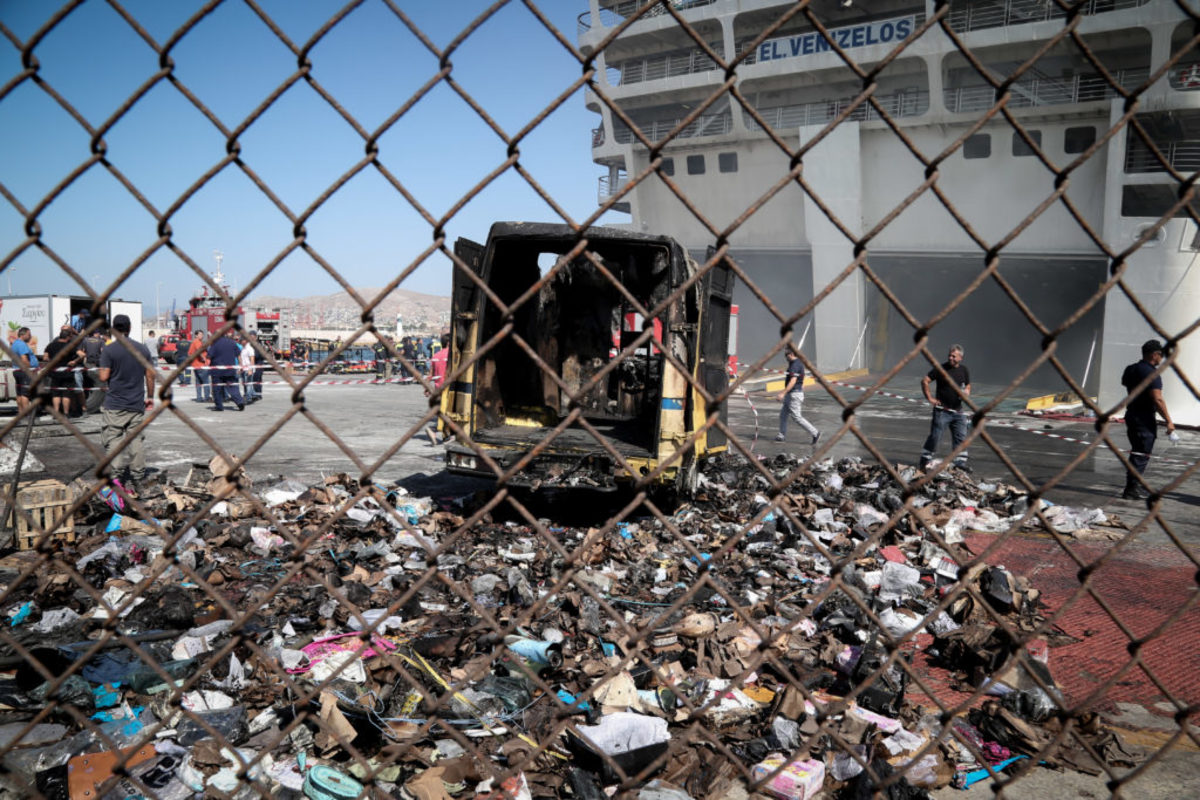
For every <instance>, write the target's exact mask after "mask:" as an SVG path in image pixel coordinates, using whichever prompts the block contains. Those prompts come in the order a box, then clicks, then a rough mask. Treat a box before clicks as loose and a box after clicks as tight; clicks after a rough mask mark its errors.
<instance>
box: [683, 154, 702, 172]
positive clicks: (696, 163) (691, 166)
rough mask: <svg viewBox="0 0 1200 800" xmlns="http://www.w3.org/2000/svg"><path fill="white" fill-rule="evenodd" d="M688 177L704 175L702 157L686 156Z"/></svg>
mask: <svg viewBox="0 0 1200 800" xmlns="http://www.w3.org/2000/svg"><path fill="white" fill-rule="evenodd" d="M687 168H688V175H703V174H704V156H688V157H687Z"/></svg>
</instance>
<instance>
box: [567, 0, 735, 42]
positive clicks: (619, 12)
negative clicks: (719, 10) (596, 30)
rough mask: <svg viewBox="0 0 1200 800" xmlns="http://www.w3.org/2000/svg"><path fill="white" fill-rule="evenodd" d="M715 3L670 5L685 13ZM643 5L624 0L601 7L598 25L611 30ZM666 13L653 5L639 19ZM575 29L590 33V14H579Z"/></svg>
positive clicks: (685, 0)
mask: <svg viewBox="0 0 1200 800" xmlns="http://www.w3.org/2000/svg"><path fill="white" fill-rule="evenodd" d="M715 2H717V0H672V3H671V5H673V6H674V7H675V8H676V10H678V11H687V10H688V9H689V8H699V7H701V6H709V5H712V4H713V3H715ZM645 4H646V0H625V2H621V3H613V4H612V5H608V6H603V7H601V9H600V25H601V26H603V27H605V28H612V27H615V26H617V25H620V24H621V23H622V22H624V21H625V20H626V19H628V18H629V17H631V16H633V15H634V14H635V13H636V12H637V10H638V9H639V8H641V7H642V6H643V5H645ZM666 13H667V10H666V9H665V8H663V7H662V6H661V5H655V6H654V7H653V8H651V9H650V10H649V11H647V12H646V13H645V14H643V15H642V16H641V17H640V18H639V19H650V18H651V17H658V16H661V15H663V14H666ZM575 28H576V31H577V32H578V33H580V34H582V33H586V32H587V31H590V30H591V29H592V12H590V11H585V12H583V13H582V14H580V15H579V19H578V20H577V22H576V25H575Z"/></svg>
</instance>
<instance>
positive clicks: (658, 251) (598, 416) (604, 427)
mask: <svg viewBox="0 0 1200 800" xmlns="http://www.w3.org/2000/svg"><path fill="white" fill-rule="evenodd" d="M492 246H493V250H492V252H491V253H490V261H491V264H490V270H489V274H488V284H489V287H490V288H491V289H492V291H494V292H495V293H496V295H497V296H498V297H499V298H500V299H501V300H502V301H503V302H504V303H505V304H511V303H513V302H514V301H516V300H517V298H519V297H521V296H522V295H525V294H526V293H528V292H529V291H530V290H531V289H532V288H534V287H536V286H538V285H539V283H540V287H539V288H537V290H536V295H534V296H533V297H531V298H530V299H528V300H527V301H526V302H525V303H523V304H522V305H521V307H520V308H518V309H517V310H516V311H515V312H514V314H513V317H512V320H511V324H512V333H513V335H511V336H507V337H504V338H503V339H502V340H501V341H500V342H499V343H498V344H497V346H496V347H495V348H493V349H492V350H490V351H488V352H487V354H486V355H484V356H483V358H482V359H481V360H480V362H479V368H478V369H479V371H478V373H477V375H476V380H475V387H476V395H475V401H476V406H475V413H476V420H475V423H476V424H475V438H476V440H478V441H480V442H487V443H492V444H507V443H516V442H521V441H528V440H530V439H531V434H534V433H535V431H536V428H538V427H553V426H555V425H557V424H558V423H559V422H560V421H561V420H562V418H563V417H565V416H566V415H567V414H569V413H570V411H571V410H572V408H573V407H574V405H575V403H577V404H578V405H579V406H581V407H582V409H583V416H584V417H585V418H586V419H587V421H588V422H589V423H590V424H591V425H592V426H593V427H595V428H596V429H597V430H598V431H599V432H600V433H601V434H602V435H603V436H605V437H607V438H608V439H609V440H610V441H611V442H612V443H613V445H614V446H615V447H616V448H617V449H618V450H620V451H621V452H623V453H628V454H647V453H649V451H650V449H651V447H652V445H653V443H654V442H655V440H656V424H657V413H656V412H657V409H658V405H659V399H660V393H661V384H662V381H661V373H662V361H663V357H662V351H661V348H660V345H661V344H662V332H663V330H664V321H663V320H662V319H651V320H644V319H642V317H641V316H640V315H639V314H638V313H637V312H636V310H635V306H634V304H633V303H631V302H630V297H632V298H634V299H636V300H637V302H638V303H640V304H641V305H642V307H643V308H646V309H650V308H653V307H654V306H656V305H658V304H660V303H661V302H662V300H663V299H665V298H666V297H667V295H668V294H669V293H670V287H671V283H672V282H671V263H672V259H671V252H670V249H669V247H667V246H666V245H664V244H662V243H660V242H641V241H633V242H631V241H606V240H589V244H588V248H587V250H586V251H584V252H583V253H581V254H578V255H576V256H575V257H574V258H572V259H571V260H570V261H569V262H566V263H561V260H562V258H563V257H564V255H565V254H566V253H569V252H570V251H571V249H572V248H573V246H574V242H573V241H570V240H565V241H564V240H556V239H546V238H534V239H527V238H513V239H498V240H493V242H492ZM548 263H554V264H557V266H558V268H557V269H556V270H554V271H553V273H552V274H549V271H548V270H545V272H546V274H544V267H545V265H547V264H548ZM605 272H608V273H609V274H610V275H611V276H612V278H611V279H610V278H609V277H608V276H607V275H605V274H604V273H605ZM613 279H615V280H616V281H617V282H618V283H619V287H618V285H617V283H614V282H613ZM622 288H623V289H624V290H625V291H624V292H622ZM626 293H628V296H626ZM484 306H485V307H484V308H483V309H482V315H481V325H480V335H479V343H480V345H481V346H482V345H483V344H484V343H485V342H487V341H488V340H490V339H491V338H492V337H493V336H495V335H496V334H497V333H498V332H500V331H501V330H502V328H503V327H504V326H505V325H506V324H507V322H508V321H507V320H506V319H505V318H504V317H503V316H502V314H501V311H500V310H499V309H498V308H497V307H496V306H495V305H494V304H492V303H490V302H487V301H485V302H484ZM647 325H649V326H650V327H651V328H652V329H653V336H654V338H653V340H651V341H650V342H647V343H643V344H642V345H641V346H640V347H638V348H637V349H636V350H634V351H633V352H632V353H631V354H630V355H627V356H626V357H625V358H623V359H620V361H619V363H618V364H616V365H615V366H614V367H613V368H612V369H609V370H608V371H607V372H604V370H605V368H606V367H608V366H609V364H610V362H612V361H614V360H616V359H617V358H618V355H619V353H620V352H621V351H622V350H624V349H625V348H626V347H627V346H629V345H631V344H632V343H634V341H635V340H636V339H637V338H638V337H639V336H640V335H641V333H642V331H643V330H644V329H645V327H646V326H647ZM527 348H528V349H527ZM531 352H532V353H536V356H537V360H540V361H541V362H543V363H544V364H545V366H546V367H548V368H549V370H551V371H553V376H552V375H550V374H548V373H547V371H546V370H544V369H543V368H542V367H541V366H540V365H539V364H538V363H537V360H535V358H533V357H532V356H531ZM602 372H604V374H603V375H601V376H600V377H599V378H598V380H595V381H594V382H593V379H594V378H596V377H597V376H598V375H600V373H602ZM572 396H574V398H575V401H574V402H573V401H572ZM538 435H540V432H538ZM576 446H577V447H578V448H580V449H587V450H595V449H597V448H598V447H599V445H598V443H597V441H596V439H595V437H593V436H592V434H591V433H589V432H588V431H587V430H586V429H584V428H583V427H581V426H578V425H575V426H572V427H571V428H570V429H569V430H567V431H565V432H564V433H563V434H560V435H559V437H557V438H556V439H555V441H554V448H555V449H556V450H562V449H574V448H575V447H576Z"/></svg>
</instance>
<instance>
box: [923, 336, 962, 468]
mask: <svg viewBox="0 0 1200 800" xmlns="http://www.w3.org/2000/svg"><path fill="white" fill-rule="evenodd" d="M962 362H963V348H962V345H960V344H955V345H951V346H950V352H949V354H948V355H947V356H946V360H945V361H944V362H943V363H942V368H941V370H938V369H931V370H929V374H928V375H926V376H925V377H924V378H922V379H921V391H923V392H924V393H925V399H926V400H928V401H929V403H930V405H932V406H933V422H932V423H931V424H930V426H929V436H928V437H927V438H926V439H925V446H924V447H923V448H922V449H921V469H927V468H928V467H929V464H930V462H932V461H933V456H934V454H935V453H937V448H938V443H939V442H941V441H942V434H943V433H945V431H946V428H947V427H949V428H950V438H951V440H952V441H953V442H954V447H955V448H957V447H958V446H959V445H960V444H962V443H963V442H964V441H965V440H966V438H967V432H968V430H969V429H970V425H969V424H968V422H967V415H966V414H965V413H964V412H963V411H962V404H963V402H962V401H963V397H965V396H969V395H970V394H971V373H970V372H968V371H967V367H966V365H965V364H963V363H962ZM943 373H944V374H943ZM947 378H949V380H947ZM930 384H935V391H934V392H932V393H931V392H930V391H929V387H930ZM954 466H956V467H959V468H961V469H966V468H967V451H966V450H963V451H962V452H961V453H959V454H958V455H957V456H955V458H954Z"/></svg>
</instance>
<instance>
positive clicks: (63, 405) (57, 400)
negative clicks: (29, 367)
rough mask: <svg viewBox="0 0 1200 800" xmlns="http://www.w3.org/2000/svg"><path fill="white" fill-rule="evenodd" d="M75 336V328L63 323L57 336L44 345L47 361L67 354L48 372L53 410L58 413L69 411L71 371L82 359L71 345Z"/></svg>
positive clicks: (72, 382) (72, 381)
mask: <svg viewBox="0 0 1200 800" xmlns="http://www.w3.org/2000/svg"><path fill="white" fill-rule="evenodd" d="M73 338H75V329H74V328H72V327H71V326H70V325H64V326H63V327H62V329H61V330H60V331H59V332H58V338H57V339H55V340H54V341H52V342H50V344H48V345H46V352H45V354H44V357H45V360H46V362H47V363H49V362H50V361H53V360H54V359H55V358H57V357H58V354H59V353H62V352H64V351H66V353H67V355H65V356H63V359H62V360H61V361H59V362H58V363H57V364H55V365H54V366H53V367H51V368H50V369H52V370H53V371H52V372H51V373H50V390H51V392H52V396H51V401H50V402H51V403H52V404H53V407H54V410H55V411H57V412H59V413H60V414H69V413H70V412H71V394H72V393H71V389H72V387H74V386H75V374H74V372H72V369H73V368H74V367H77V366H79V364H80V363H81V362H82V361H83V358H82V356H80V355H79V352H78V348H73V347H72V346H71V339H73Z"/></svg>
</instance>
